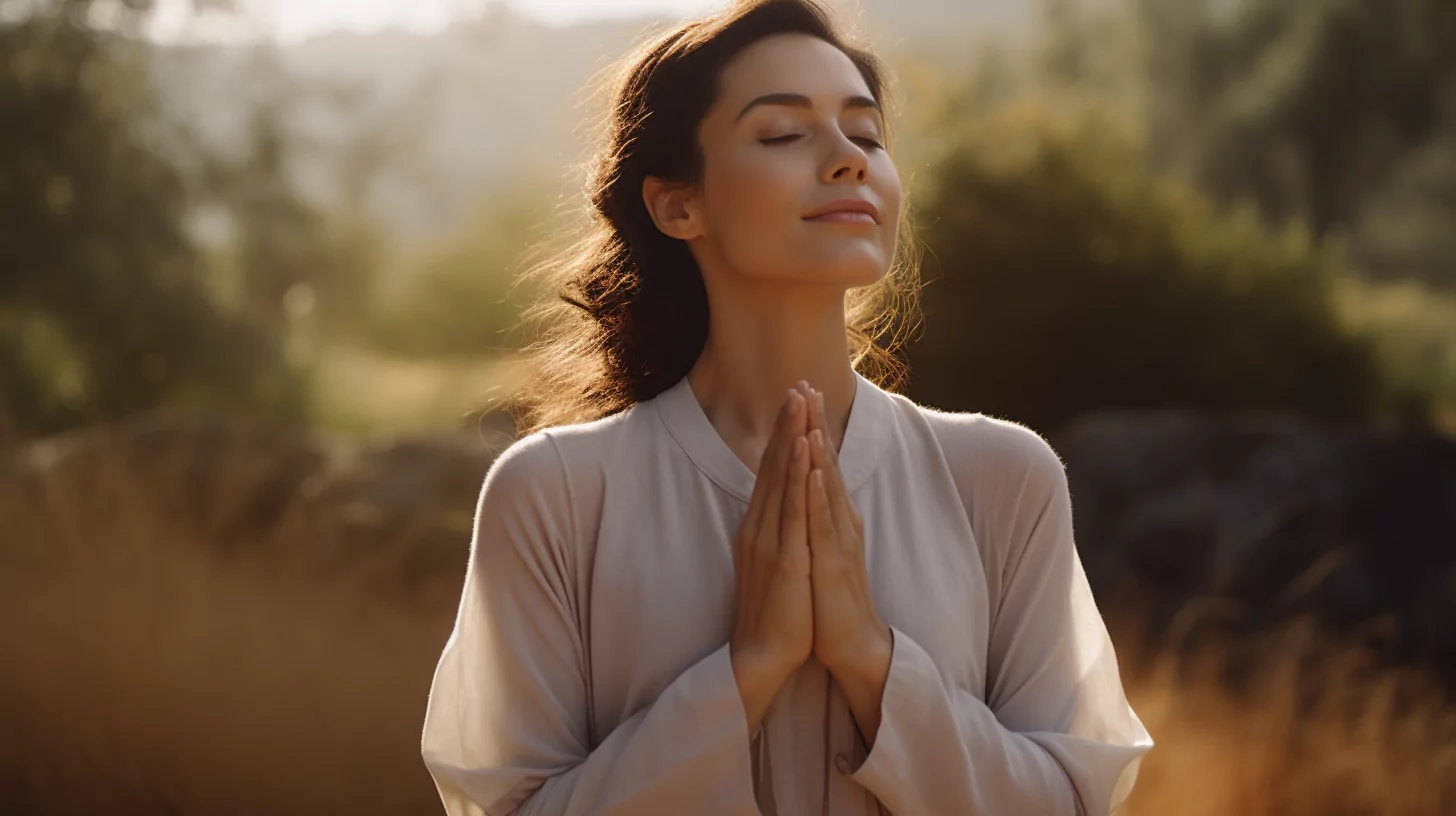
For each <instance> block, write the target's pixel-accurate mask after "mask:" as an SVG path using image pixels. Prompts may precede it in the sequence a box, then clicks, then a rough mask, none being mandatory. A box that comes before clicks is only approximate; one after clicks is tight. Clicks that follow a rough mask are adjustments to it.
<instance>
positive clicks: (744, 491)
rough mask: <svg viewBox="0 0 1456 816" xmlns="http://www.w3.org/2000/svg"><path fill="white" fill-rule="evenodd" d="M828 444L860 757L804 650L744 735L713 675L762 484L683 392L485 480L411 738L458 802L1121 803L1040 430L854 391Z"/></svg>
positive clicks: (497, 810) (1059, 473)
mask: <svg viewBox="0 0 1456 816" xmlns="http://www.w3.org/2000/svg"><path fill="white" fill-rule="evenodd" d="M856 377H857V387H856V392H855V397H854V402H853V404H852V407H851V410H850V415H849V420H848V427H847V430H846V434H845V438H844V441H843V443H842V445H841V450H840V466H841V470H842V472H843V474H844V479H845V486H846V488H847V489H848V490H849V491H850V495H851V497H852V499H853V500H854V502H855V506H856V507H857V508H858V509H859V511H860V514H861V515H862V516H863V519H864V533H865V550H866V559H867V564H868V571H869V577H870V580H871V584H872V592H873V595H874V599H875V603H876V605H877V607H878V609H879V611H880V615H881V617H883V618H884V619H885V620H886V622H888V623H889V624H890V626H891V628H892V634H893V639H894V640H893V642H894V650H893V656H892V659H891V665H890V673H889V679H888V682H887V684H886V686H885V692H884V698H883V703H882V708H881V714H882V720H881V724H880V728H879V731H878V734H877V737H876V739H875V742H874V745H873V746H872V747H867V746H866V745H865V744H864V740H863V738H862V737H861V736H860V733H859V729H858V727H857V726H856V724H855V721H854V717H853V715H852V714H851V713H850V710H849V707H848V705H847V704H846V702H845V698H844V696H843V694H842V692H841V691H840V690H839V689H838V688H837V687H836V685H835V684H834V682H833V679H832V677H831V676H830V675H829V673H828V672H827V671H826V670H825V668H824V666H823V665H822V664H820V663H818V662H817V661H815V660H813V659H811V660H810V661H809V662H808V663H807V664H805V665H804V666H803V667H802V668H801V669H800V670H799V671H798V672H797V673H796V674H794V675H793V676H792V677H791V679H790V680H789V682H788V683H787V684H786V685H785V687H784V688H783V690H782V691H780V692H779V694H778V696H777V697H776V698H775V700H774V702H773V704H772V706H771V707H770V709H769V710H768V713H767V714H766V716H765V717H764V720H763V724H762V725H761V726H760V727H759V728H758V730H757V731H756V732H755V733H753V734H750V733H749V732H748V727H747V715H746V714H745V712H744V707H743V701H742V698H741V697H740V695H739V692H738V688H737V685H736V683H735V681H734V678H733V672H732V668H731V666H730V663H729V655H728V637H729V634H730V632H731V631H732V628H733V621H734V605H735V600H734V598H735V591H734V576H733V549H732V548H733V539H734V534H735V532H736V531H737V528H738V523H739V520H740V519H741V518H742V516H743V513H744V511H745V510H746V509H747V505H748V499H749V496H750V495H751V493H752V491H753V483H754V474H753V472H752V471H751V470H750V469H749V468H748V467H747V466H746V465H745V464H744V463H743V462H742V461H741V460H740V459H739V458H738V457H737V456H736V455H735V454H734V453H733V452H732V450H730V449H729V447H728V446H727V444H726V443H725V442H724V441H723V439H722V437H720V436H719V435H718V433H717V431H716V430H715V429H714V428H713V426H712V424H711V423H710V422H709V421H708V418H707V416H706V414H704V412H703V410H702V407H701V405H700V404H699V403H698V401H697V398H696V397H695V396H694V394H693V391H692V389H691V388H690V387H689V385H688V380H687V378H683V379H682V380H680V381H679V382H678V383H677V384H676V385H674V386H673V387H672V388H670V389H668V390H667V391H665V392H663V393H662V394H661V395H659V396H658V397H657V398H655V399H652V400H649V401H646V402H642V403H639V404H637V405H635V406H633V407H632V408H630V409H628V410H626V411H624V412H622V413H619V414H616V415H614V416H611V417H608V418H605V419H601V420H597V421H595V422H590V423H582V424H578V425H570V426H563V427H557V428H550V429H547V430H543V431H539V432H536V433H534V434H531V435H529V436H526V437H524V438H522V439H520V440H518V441H517V442H515V443H514V444H513V445H511V447H510V448H508V449H507V450H506V451H505V452H504V453H503V454H502V455H501V456H500V458H499V459H498V460H497V461H496V462H495V463H494V464H493V465H492V467H491V469H490V472H489V474H488V475H487V476H486V478H485V484H484V487H483V489H482V491H481V493H480V501H479V504H478V506H477V508H476V515H475V532H474V537H473V541H472V546H471V550H470V558H469V563H468V566H467V568H466V573H465V584H464V589H463V592H462V594H461V598H460V607H459V611H458V613H457V617H456V620H455V628H454V631H453V633H452V634H451V635H450V638H449V641H448V642H447V643H446V644H445V648H444V652H443V654H442V655H441V656H440V661H439V665H438V667H437V669H436V671H435V676H434V683H433V686H432V688H431V691H430V697H429V703H428V709H427V712H426V715H425V723H424V733H423V738H422V751H423V756H424V761H425V763H426V766H427V767H428V768H429V771H430V773H431V774H432V776H433V778H434V780H435V783H436V785H437V787H438V789H439V792H440V796H441V798H442V800H443V802H444V805H445V810H446V812H447V813H448V814H450V816H466V814H490V815H491V816H505V814H512V813H519V814H558V815H561V814H572V815H573V816H574V815H575V814H664V815H665V816H667V815H671V816H678V815H679V814H691V815H692V816H709V814H755V813H762V814H765V816H813V814H834V815H835V816H861V814H883V813H887V812H888V813H892V814H894V815H895V816H951V815H952V814H955V815H959V814H967V815H969V814H987V815H992V814H994V816H1025V815H1026V814H1068V816H1070V815H1071V814H1086V815H1087V816H1101V815H1102V814H1108V813H1111V812H1112V811H1114V810H1115V809H1116V808H1117V807H1118V806H1119V805H1120V804H1121V803H1122V802H1123V800H1124V799H1125V798H1126V797H1127V795H1128V792H1129V791H1130V790H1131V788H1132V786H1133V783H1134V780H1135V778H1136V776H1137V770H1138V767H1139V764H1140V762H1141V758H1142V756H1143V755H1144V754H1145V753H1146V752H1147V751H1148V750H1149V749H1150V748H1151V747H1152V745H1153V741H1152V738H1151V737H1150V736H1149V734H1148V732H1147V730H1146V729H1145V728H1144V727H1143V724H1142V722H1141V721H1140V720H1139V719H1138V717H1137V715H1136V714H1135V713H1134V712H1133V710H1132V708H1131V707H1130V706H1129V705H1128V702H1127V699H1126V697H1125V696H1124V692H1123V687H1122V682H1121V679H1120V677H1119V674H1118V666H1117V659H1116V656H1115V654H1114V653H1113V647H1112V643H1111V642H1110V640H1109V638H1108V634H1107V629H1106V627H1105V625H1104V624H1103V621H1102V617H1101V615H1100V614H1099V612H1098V609H1097V606H1096V604H1095V603H1094V601H1093V597H1092V593H1091V590H1090V588H1089V587H1088V584H1087V579H1086V575H1085V573H1084V571H1083V568H1082V563H1081V560H1080V558H1079V556H1078V554H1077V551H1076V548H1075V545H1074V543H1073V538H1072V506H1071V499H1070V496H1069V494H1068V489H1067V479H1066V474H1065V471H1064V469H1063V466H1062V462H1061V460H1060V458H1059V457H1058V456H1057V454H1056V453H1055V452H1054V451H1053V450H1052V448H1051V447H1050V445H1048V444H1047V442H1046V441H1045V440H1044V439H1043V438H1042V437H1041V436H1039V435H1038V434H1036V433H1035V432H1033V431H1031V430H1030V429H1028V428H1026V427H1025V426H1022V425H1018V424H1015V423H1013V422H1009V421H1005V420H1001V419H996V418H992V417H987V416H985V415H982V414H965V413H946V412H940V411H936V410H934V409H931V408H927V407H924V406H920V405H917V404H916V403H914V402H912V401H910V400H909V399H907V398H905V397H903V396H900V395H896V394H890V393H888V392H886V391H884V390H882V389H880V388H879V387H878V386H876V385H875V384H874V383H872V382H871V381H869V380H868V379H865V378H864V377H863V376H860V375H856Z"/></svg>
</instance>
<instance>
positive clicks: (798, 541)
mask: <svg viewBox="0 0 1456 816" xmlns="http://www.w3.org/2000/svg"><path fill="white" fill-rule="evenodd" d="M790 448H791V449H790V453H789V476H788V481H787V482H786V483H785V485H784V505H783V512H782V514H781V516H780V522H779V551H780V552H783V551H784V549H785V548H787V547H792V546H798V545H803V544H805V543H806V539H807V538H808V535H809V528H808V521H807V515H808V511H807V508H806V505H807V502H808V484H809V440H808V439H805V438H804V437H802V436H796V437H794V441H793V444H792V445H791V446H790Z"/></svg>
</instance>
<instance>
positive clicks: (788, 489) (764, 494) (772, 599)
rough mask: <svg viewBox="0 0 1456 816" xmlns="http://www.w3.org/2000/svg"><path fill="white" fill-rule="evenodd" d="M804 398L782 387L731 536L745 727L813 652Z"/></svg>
mask: <svg viewBox="0 0 1456 816" xmlns="http://www.w3.org/2000/svg"><path fill="white" fill-rule="evenodd" d="M808 415H809V411H808V404H807V402H806V401H805V397H804V395H803V394H802V393H800V392H799V391H797V390H792V391H790V392H789V393H788V397H787V399H786V401H785V403H784V406H783V409H782V410H780V411H779V417H778V421H777V423H776V424H775V426H774V432H773V436H772V437H771V438H770V439H769V443H768V446H767V447H766V448H765V449H764V452H763V457H762V459H761V460H760V462H759V467H758V475H757V479H756V480H755V481H754V485H753V495H752V496H751V497H750V498H749V502H748V510H747V512H745V513H744V516H743V521H742V523H741V524H740V525H739V528H738V535H737V536H736V538H735V541H734V559H733V560H734V570H735V573H736V582H737V588H738V592H737V598H738V612H737V620H736V622H735V623H734V626H733V635H732V638H731V640H730V646H729V651H730V654H731V655H732V660H733V672H734V676H735V678H736V679H737V681H738V687H739V690H740V691H741V692H742V693H743V701H744V708H745V709H746V710H747V713H748V722H749V731H750V732H752V731H753V730H755V729H756V728H757V727H758V723H759V722H760V721H761V720H762V718H763V715H764V713H765V712H766V711H767V710H768V706H769V704H770V703H771V702H772V700H773V697H774V695H776V694H777V693H778V690H779V688H781V687H782V686H783V684H784V682H785V681H787V680H788V678H789V676H790V675H791V674H793V673H794V671H795V670H796V669H798V668H799V666H801V665H803V664H804V662H805V661H807V660H808V659H809V656H810V655H812V654H813V652H814V600H813V593H812V589H811V586H810V583H809V573H810V561H809V538H808V521H807V519H808V511H807V505H806V502H807V495H808V484H809V451H808V439H807V438H806V436H805V434H806V433H807V430H808Z"/></svg>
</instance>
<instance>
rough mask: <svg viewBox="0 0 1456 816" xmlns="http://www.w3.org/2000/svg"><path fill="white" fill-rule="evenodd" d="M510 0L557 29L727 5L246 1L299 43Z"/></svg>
mask: <svg viewBox="0 0 1456 816" xmlns="http://www.w3.org/2000/svg"><path fill="white" fill-rule="evenodd" d="M185 2H186V0H162V1H161V2H160V3H158V6H159V12H158V17H157V19H156V21H155V24H154V26H153V32H154V34H155V35H156V36H158V37H159V38H161V39H171V38H174V37H177V36H180V33H179V32H180V27H181V25H182V24H183V22H184V21H186V20H187V19H188V18H187V17H186V15H185V13H184V8H185V5H184V4H185ZM498 2H505V3H507V4H508V5H510V6H511V7H513V8H514V9H516V10H517V11H521V12H524V13H525V14H527V15H529V16H531V17H535V18H536V19H538V20H541V21H542V22H545V23H549V24H551V25H568V24H571V23H577V22H582V21H586V20H592V19H602V18H605V17H632V16H640V15H645V14H654V13H656V14H669V15H679V16H684V17H686V16H689V15H693V14H699V13H702V12H704V11H709V10H712V9H715V8H720V7H722V6H723V5H724V4H725V2H726V0H242V6H243V8H244V9H246V10H247V11H249V12H250V13H251V14H252V16H253V17H254V18H255V19H256V20H257V26H258V27H259V28H260V29H261V30H262V31H265V32H267V33H269V34H271V35H272V36H273V37H275V38H277V39H279V40H282V41H286V42H297V41H299V40H304V39H308V38H309V37H312V36H316V35H318V34H325V33H328V32H330V31H340V30H346V31H373V30H377V29H380V28H384V27H389V26H400V27H403V28H408V29H411V30H416V31H431V30H437V29H439V28H441V27H443V26H444V25H445V24H446V23H448V22H449V20H450V19H451V18H452V17H454V16H456V15H459V14H461V13H467V14H468V13H473V12H478V11H479V10H480V9H481V8H483V7H484V6H486V5H489V4H491V3H498ZM191 30H192V32H193V33H201V34H203V36H209V35H211V36H226V34H228V33H232V34H236V33H238V32H236V31H230V32H223V33H219V32H217V31H213V30H209V29H208V28H207V26H206V25H205V24H202V25H199V24H198V23H196V22H195V21H194V22H192V23H191Z"/></svg>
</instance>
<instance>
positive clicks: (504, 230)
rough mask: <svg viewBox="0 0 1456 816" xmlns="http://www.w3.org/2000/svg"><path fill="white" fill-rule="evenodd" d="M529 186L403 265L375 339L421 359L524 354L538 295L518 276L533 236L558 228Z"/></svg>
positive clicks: (502, 194) (385, 290) (491, 204)
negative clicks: (524, 316) (527, 313)
mask: <svg viewBox="0 0 1456 816" xmlns="http://www.w3.org/2000/svg"><path fill="white" fill-rule="evenodd" d="M543 200H544V197H543V196H541V195H539V194H538V191H537V190H536V189H535V188H534V187H532V186H530V185H527V184H525V183H523V182H522V183H517V184H513V185H510V186H507V187H504V188H503V189H501V190H499V191H498V192H497V194H496V195H493V196H491V197H490V198H489V200H487V201H484V202H482V206H481V207H480V208H479V209H478V210H477V212H476V213H475V214H474V215H473V216H472V217H471V218H469V219H467V220H466V222H465V224H464V225H462V227H461V228H460V229H458V230H455V231H454V232H453V233H451V234H448V235H446V236H445V237H443V238H442V239H440V240H439V241H438V242H437V243H434V244H432V245H429V246H427V247H425V248H423V249H422V250H421V251H420V252H418V253H416V254H415V255H413V256H411V257H408V258H406V259H405V260H404V262H403V263H402V267H403V268H402V269H400V270H399V271H397V272H396V273H395V274H394V275H393V280H391V281H389V282H388V283H387V284H386V285H384V286H382V287H381V289H382V295H381V297H380V298H379V301H378V304H377V311H376V318H375V325H374V327H373V337H374V341H375V344H376V345H377V346H378V347H380V348H381V349H383V350H386V351H389V352H393V353H398V354H405V355H409V356H415V357H427V356H440V357H482V356H493V355H495V354H498V353H500V352H501V351H505V350H511V349H516V348H520V347H521V346H522V345H523V344H524V343H525V342H526V340H527V338H526V337H525V336H524V335H523V334H522V333H521V332H519V331H517V329H518V328H520V327H519V320H520V317H521V313H522V312H523V311H524V309H525V308H526V307H527V306H528V305H529V304H530V303H531V302H532V301H533V300H534V299H535V296H536V292H535V290H534V289H532V288H530V286H529V285H527V284H525V283H524V282H518V281H517V277H518V275H519V273H520V272H521V271H522V270H523V268H524V265H525V264H526V256H527V250H528V249H529V241H530V240H531V237H532V235H533V233H535V232H537V231H538V230H539V231H547V230H549V225H550V224H551V223H553V222H552V221H551V220H550V219H549V218H548V217H547V215H548V214H547V212H546V208H545V207H544V206H543V205H542V204H541V202H542V201H543Z"/></svg>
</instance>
